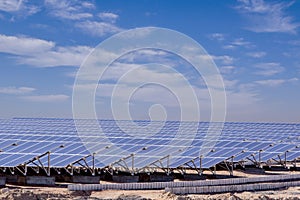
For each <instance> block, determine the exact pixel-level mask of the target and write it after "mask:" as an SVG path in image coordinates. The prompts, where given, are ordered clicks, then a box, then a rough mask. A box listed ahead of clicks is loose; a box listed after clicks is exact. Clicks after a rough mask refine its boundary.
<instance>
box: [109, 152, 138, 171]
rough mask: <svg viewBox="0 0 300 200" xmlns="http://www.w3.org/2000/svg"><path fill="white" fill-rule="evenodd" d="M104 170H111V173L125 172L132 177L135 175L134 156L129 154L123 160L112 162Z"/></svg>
mask: <svg viewBox="0 0 300 200" xmlns="http://www.w3.org/2000/svg"><path fill="white" fill-rule="evenodd" d="M128 162H129V163H128ZM106 168H107V169H111V170H112V171H115V170H120V171H125V172H129V173H130V174H131V175H134V174H135V173H136V171H135V168H134V154H130V155H129V156H127V157H125V158H121V159H119V160H118V161H116V162H113V163H112V164H110V165H109V166H107V167H106Z"/></svg>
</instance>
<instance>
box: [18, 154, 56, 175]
mask: <svg viewBox="0 0 300 200" xmlns="http://www.w3.org/2000/svg"><path fill="white" fill-rule="evenodd" d="M50 154H51V152H50V151H47V152H45V153H43V154H41V155H39V156H36V157H34V158H33V159H31V160H29V161H27V162H25V163H23V164H20V165H18V166H16V167H15V169H17V170H18V171H19V172H20V173H22V174H23V175H24V176H26V174H27V171H28V170H27V168H28V164H34V165H35V166H36V168H33V167H32V169H33V170H34V171H35V172H36V173H39V169H40V168H41V169H42V170H44V172H45V173H46V175H47V176H50V171H51V167H50V162H51V159H50ZM44 156H47V163H46V164H44V163H42V161H41V158H42V157H44Z"/></svg>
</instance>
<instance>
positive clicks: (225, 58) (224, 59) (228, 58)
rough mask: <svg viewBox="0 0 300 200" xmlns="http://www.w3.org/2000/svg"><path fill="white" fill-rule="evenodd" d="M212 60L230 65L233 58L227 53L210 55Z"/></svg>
mask: <svg viewBox="0 0 300 200" xmlns="http://www.w3.org/2000/svg"><path fill="white" fill-rule="evenodd" d="M212 58H213V59H214V60H217V61H221V62H222V63H223V64H225V65H230V64H232V63H233V61H234V58H233V57H231V56H228V55H223V56H212Z"/></svg>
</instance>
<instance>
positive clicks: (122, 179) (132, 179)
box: [112, 175, 139, 183]
mask: <svg viewBox="0 0 300 200" xmlns="http://www.w3.org/2000/svg"><path fill="white" fill-rule="evenodd" d="M112 181H113V182H117V183H136V182H138V181H139V176H130V175H128V176H127V175H113V176H112Z"/></svg>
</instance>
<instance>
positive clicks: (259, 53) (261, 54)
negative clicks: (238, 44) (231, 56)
mask: <svg viewBox="0 0 300 200" xmlns="http://www.w3.org/2000/svg"><path fill="white" fill-rule="evenodd" d="M246 55H248V56H250V57H252V58H262V57H264V56H265V55H267V53H266V52H264V51H257V52H249V53H246Z"/></svg>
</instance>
